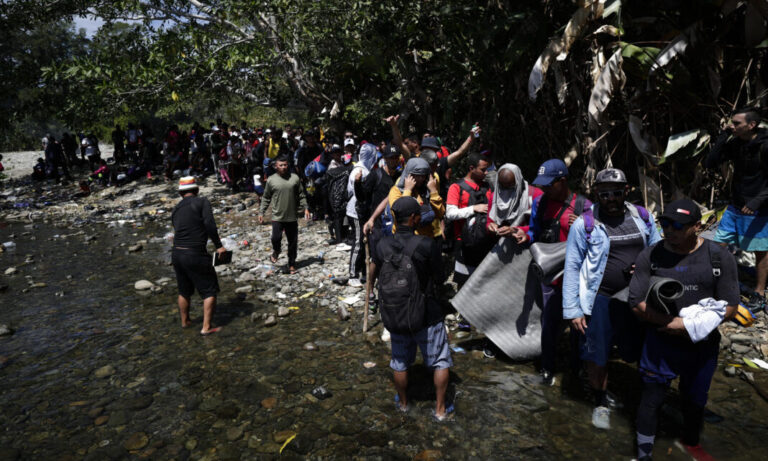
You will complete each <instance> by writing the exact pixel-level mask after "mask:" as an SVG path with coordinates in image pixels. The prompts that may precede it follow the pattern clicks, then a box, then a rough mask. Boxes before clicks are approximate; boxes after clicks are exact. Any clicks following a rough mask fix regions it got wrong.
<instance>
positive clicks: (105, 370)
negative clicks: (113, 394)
mask: <svg viewBox="0 0 768 461" xmlns="http://www.w3.org/2000/svg"><path fill="white" fill-rule="evenodd" d="M114 374H115V367H113V366H112V365H104V366H103V367H101V368H99V369H97V370H96V371H94V372H93V376H95V377H97V378H99V379H101V378H106V377H107V376H112V375H114Z"/></svg>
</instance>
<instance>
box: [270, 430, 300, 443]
mask: <svg viewBox="0 0 768 461" xmlns="http://www.w3.org/2000/svg"><path fill="white" fill-rule="evenodd" d="M295 435H296V432H294V431H291V430H285V431H280V432H275V434H274V435H273V436H272V439H273V440H274V441H275V442H277V443H285V441H286V440H288V439H290V438H291V437H293V436H295Z"/></svg>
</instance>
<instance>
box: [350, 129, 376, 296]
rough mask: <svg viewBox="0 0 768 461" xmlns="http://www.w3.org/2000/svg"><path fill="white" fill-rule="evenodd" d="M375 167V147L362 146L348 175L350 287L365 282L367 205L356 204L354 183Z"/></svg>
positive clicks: (369, 145) (368, 144)
mask: <svg viewBox="0 0 768 461" xmlns="http://www.w3.org/2000/svg"><path fill="white" fill-rule="evenodd" d="M374 165H376V146H374V145H373V144H370V143H366V144H363V145H362V146H361V147H360V160H359V161H358V162H357V163H356V164H355V167H354V168H353V169H352V172H351V173H350V174H349V181H348V182H347V196H348V197H349V202H347V217H348V218H349V222H350V224H351V225H352V232H354V234H355V244H354V246H353V247H352V251H351V252H350V253H349V279H350V280H349V284H350V286H362V283H363V282H364V281H365V275H366V274H365V272H366V270H365V253H364V251H363V225H362V223H364V222H366V221H368V216H366V215H365V214H364V213H365V212H366V211H365V210H368V208H369V206H368V205H369V204H367V203H358V202H357V197H356V196H355V183H356V182H359V181H362V180H363V179H365V177H366V176H368V175H369V174H370V172H371V170H372V169H373V167H374Z"/></svg>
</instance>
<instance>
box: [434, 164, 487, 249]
mask: <svg viewBox="0 0 768 461" xmlns="http://www.w3.org/2000/svg"><path fill="white" fill-rule="evenodd" d="M464 181H465V182H466V183H467V185H468V186H469V187H471V188H472V189H473V190H476V191H477V190H480V186H478V185H477V184H475V182H474V181H472V180H471V179H464ZM485 196H486V198H487V199H488V202H490V200H491V197H492V196H493V192H491V189H488V192H486V194H485ZM445 204H446V206H448V205H455V206H456V208H459V209H461V208H466V207H468V206H469V194H468V193H466V192H465V191H463V190H461V187H459V184H458V183H454V184H451V187H449V188H448V198H447V200H446V201H445ZM489 208H490V207H489ZM464 221H466V219H457V220H456V221H454V222H453V231H454V232H453V235H454V237H455V238H456V240H461V229H462V228H463V227H464Z"/></svg>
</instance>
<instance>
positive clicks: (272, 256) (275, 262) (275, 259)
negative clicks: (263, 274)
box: [269, 254, 277, 264]
mask: <svg viewBox="0 0 768 461" xmlns="http://www.w3.org/2000/svg"><path fill="white" fill-rule="evenodd" d="M269 260H270V262H272V264H277V258H275V255H274V254H271V255H269Z"/></svg>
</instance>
